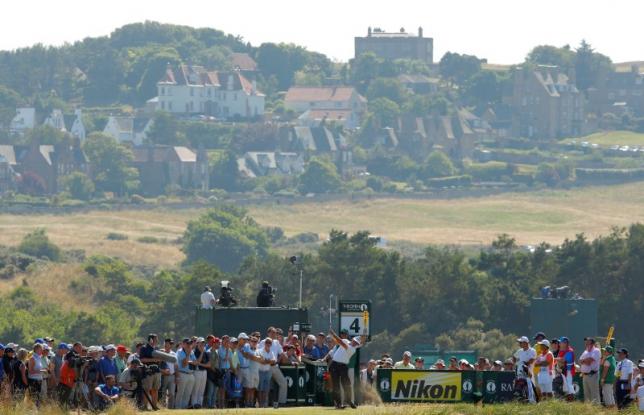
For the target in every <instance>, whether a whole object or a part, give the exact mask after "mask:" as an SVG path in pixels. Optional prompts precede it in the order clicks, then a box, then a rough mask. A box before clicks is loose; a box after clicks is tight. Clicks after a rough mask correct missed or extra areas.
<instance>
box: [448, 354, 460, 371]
mask: <svg viewBox="0 0 644 415" xmlns="http://www.w3.org/2000/svg"><path fill="white" fill-rule="evenodd" d="M447 370H461V369H460V368H459V367H458V359H457V358H456V356H451V357H450V358H449V366H448V368H447Z"/></svg>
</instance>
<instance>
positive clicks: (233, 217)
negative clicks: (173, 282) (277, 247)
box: [183, 206, 268, 272]
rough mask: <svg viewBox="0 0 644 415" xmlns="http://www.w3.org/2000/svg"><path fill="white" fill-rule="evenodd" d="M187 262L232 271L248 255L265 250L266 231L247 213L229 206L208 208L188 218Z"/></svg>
mask: <svg viewBox="0 0 644 415" xmlns="http://www.w3.org/2000/svg"><path fill="white" fill-rule="evenodd" d="M183 240H184V244H183V252H185V254H186V262H187V263H189V264H190V263H196V262H198V261H205V262H208V263H210V264H213V265H216V266H217V267H219V268H220V269H221V270H222V271H225V272H235V271H237V270H238V269H239V265H240V264H241V263H242V261H243V260H244V258H246V257H247V256H249V255H259V256H261V257H263V256H265V255H266V253H267V252H268V238H267V235H266V232H265V231H264V230H263V229H261V228H260V227H259V225H257V223H256V222H255V221H254V220H253V219H252V218H251V217H249V216H248V215H247V213H246V211H245V210H243V209H239V208H234V207H232V206H227V207H223V208H219V209H211V210H209V211H208V212H207V213H205V214H203V215H201V216H200V217H199V218H198V219H196V220H193V221H190V222H189V223H188V228H187V229H186V232H185V233H184V235H183Z"/></svg>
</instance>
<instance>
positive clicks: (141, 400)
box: [134, 379, 159, 411]
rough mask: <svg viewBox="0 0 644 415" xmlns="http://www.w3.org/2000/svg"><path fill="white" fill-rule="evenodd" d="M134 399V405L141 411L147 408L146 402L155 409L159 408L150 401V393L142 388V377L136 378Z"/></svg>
mask: <svg viewBox="0 0 644 415" xmlns="http://www.w3.org/2000/svg"><path fill="white" fill-rule="evenodd" d="M134 399H136V406H137V407H138V408H139V409H140V410H142V411H144V410H146V409H147V406H148V405H147V404H148V403H149V404H150V406H151V407H152V409H153V410H155V411H158V410H159V407H158V406H156V405H155V404H154V403H153V402H152V399H151V398H150V395H149V394H148V392H147V391H146V390H145V389H143V383H142V379H141V380H138V379H137V382H136V389H134Z"/></svg>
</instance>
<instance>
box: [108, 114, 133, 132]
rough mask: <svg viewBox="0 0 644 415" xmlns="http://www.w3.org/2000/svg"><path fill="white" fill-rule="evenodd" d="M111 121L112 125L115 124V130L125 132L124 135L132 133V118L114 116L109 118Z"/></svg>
mask: <svg viewBox="0 0 644 415" xmlns="http://www.w3.org/2000/svg"><path fill="white" fill-rule="evenodd" d="M111 120H113V122H114V124H116V128H117V130H118V131H119V132H126V133H131V132H132V131H134V118H133V117H115V116H110V120H108V124H109V121H111Z"/></svg>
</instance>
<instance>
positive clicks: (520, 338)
mask: <svg viewBox="0 0 644 415" xmlns="http://www.w3.org/2000/svg"><path fill="white" fill-rule="evenodd" d="M517 342H519V343H530V339H528V338H527V337H526V336H521V337H519V338H518V339H517Z"/></svg>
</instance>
